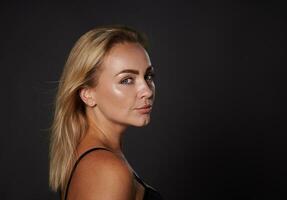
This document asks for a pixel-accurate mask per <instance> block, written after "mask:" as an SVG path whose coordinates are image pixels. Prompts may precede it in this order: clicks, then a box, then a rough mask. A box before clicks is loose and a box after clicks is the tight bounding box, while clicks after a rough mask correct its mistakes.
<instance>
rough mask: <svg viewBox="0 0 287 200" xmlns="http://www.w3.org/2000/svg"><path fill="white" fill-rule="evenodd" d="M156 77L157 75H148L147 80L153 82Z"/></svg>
mask: <svg viewBox="0 0 287 200" xmlns="http://www.w3.org/2000/svg"><path fill="white" fill-rule="evenodd" d="M154 77H155V74H154V73H153V72H151V73H148V74H147V75H146V79H147V80H149V81H151V80H153V79H154Z"/></svg>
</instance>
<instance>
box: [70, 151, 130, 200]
mask: <svg viewBox="0 0 287 200" xmlns="http://www.w3.org/2000/svg"><path fill="white" fill-rule="evenodd" d="M133 183H134V182H133V176H132V173H131V172H130V170H129V169H128V167H127V165H126V164H125V163H124V161H122V160H121V159H119V158H118V157H117V156H115V155H114V154H113V153H111V152H108V151H95V152H91V153H90V154H88V155H86V156H85V157H84V158H83V159H82V160H81V162H80V163H79V165H78V166H77V169H76V171H75V173H74V175H73V179H72V182H71V185H70V192H69V196H68V197H69V199H70V200H74V199H81V200H97V199H99V200H102V199H104V200H132V199H134V197H135V190H134V184H133Z"/></svg>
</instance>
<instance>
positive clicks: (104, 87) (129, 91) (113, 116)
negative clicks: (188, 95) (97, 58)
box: [94, 43, 155, 126]
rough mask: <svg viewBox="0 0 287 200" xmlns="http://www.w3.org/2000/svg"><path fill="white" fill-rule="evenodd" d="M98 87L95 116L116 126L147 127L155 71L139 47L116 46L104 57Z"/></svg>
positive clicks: (130, 45)
mask: <svg viewBox="0 0 287 200" xmlns="http://www.w3.org/2000/svg"><path fill="white" fill-rule="evenodd" d="M102 69H103V70H102V72H101V74H100V77H99V82H98V85H97V86H96V87H95V99H96V104H97V105H96V107H95V108H94V109H95V112H96V115H102V116H104V117H105V118H106V119H109V120H110V121H113V122H115V123H119V124H124V125H132V126H144V125H147V124H148V123H149V121H150V112H151V108H149V109H140V108H142V107H145V106H148V105H152V104H153V102H154V97H155V85H154V82H153V75H154V69H153V68H152V66H151V62H150V59H149V56H148V54H147V52H146V51H145V49H144V48H143V47H142V46H141V45H140V44H137V43H123V44H116V45H115V46H114V47H113V48H112V49H111V51H110V52H109V54H108V55H107V56H106V57H105V59H104V61H103V66H102Z"/></svg>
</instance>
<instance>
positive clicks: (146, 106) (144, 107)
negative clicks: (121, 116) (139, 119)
mask: <svg viewBox="0 0 287 200" xmlns="http://www.w3.org/2000/svg"><path fill="white" fill-rule="evenodd" d="M147 108H151V105H150V104H149V105H145V106H143V107H140V108H137V109H147Z"/></svg>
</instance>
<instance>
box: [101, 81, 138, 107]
mask: <svg viewBox="0 0 287 200" xmlns="http://www.w3.org/2000/svg"><path fill="white" fill-rule="evenodd" d="M126 87H129V86H126ZM126 87H125V86H119V85H111V86H110V87H107V88H105V89H104V90H103V96H102V102H103V104H104V105H105V107H106V108H107V109H109V110H113V111H114V112H116V111H124V110H130V109H132V108H133V107H134V106H135V105H134V103H135V92H134V91H133V90H132V89H130V88H126Z"/></svg>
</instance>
